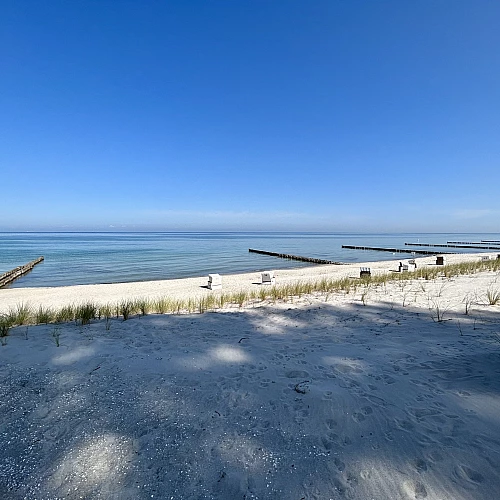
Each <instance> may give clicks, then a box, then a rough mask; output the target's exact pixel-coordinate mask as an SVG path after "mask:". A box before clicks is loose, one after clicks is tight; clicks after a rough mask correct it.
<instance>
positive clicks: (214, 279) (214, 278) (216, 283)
mask: <svg viewBox="0 0 500 500" xmlns="http://www.w3.org/2000/svg"><path fill="white" fill-rule="evenodd" d="M208 288H209V289H210V290H220V289H221V288H222V277H221V275H220V274H209V275H208Z"/></svg>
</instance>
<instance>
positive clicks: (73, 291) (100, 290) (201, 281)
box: [0, 252, 497, 313]
mask: <svg viewBox="0 0 500 500" xmlns="http://www.w3.org/2000/svg"><path fill="white" fill-rule="evenodd" d="M485 255H488V256H489V257H490V258H496V255H497V254H495V253H492V252H481V253H474V254H447V255H446V263H448V264H454V263H459V262H470V261H476V260H479V259H480V258H481V257H482V256H485ZM407 260H408V259H397V260H384V261H371V262H357V263H350V264H341V265H333V264H327V265H317V266H307V267H297V268H290V269H278V270H276V273H275V274H276V285H277V286H280V285H287V284H292V283H297V282H310V281H319V280H321V279H341V278H344V277H350V278H354V277H359V268H360V267H369V268H370V269H371V270H372V273H373V274H375V275H376V274H382V273H390V272H391V271H395V270H397V268H398V264H399V262H401V261H407ZM415 261H416V263H417V266H418V267H425V266H435V256H427V257H417V258H415ZM272 269H273V268H272V267H268V268H266V269H262V271H265V270H272ZM262 271H256V272H249V273H239V274H227V275H222V293H229V294H232V293H238V292H240V291H242V290H246V291H251V290H258V289H259V288H260V287H261V286H263V285H261V284H260V281H261V274H260V273H261V272H262ZM214 272H216V270H214ZM207 281H208V277H207V276H199V277H195V278H176V279H168V280H155V281H134V282H127V283H107V284H93V285H70V286H62V287H34V288H6V289H0V313H6V312H7V311H8V310H9V309H10V308H13V307H16V306H17V305H18V304H29V305H30V306H32V307H35V308H36V307H39V306H43V307H50V308H60V307H64V306H66V305H78V304H82V303H85V302H89V301H93V302H94V303H97V304H99V305H103V304H107V303H116V302H119V301H121V300H127V299H137V298H146V299H156V298H159V297H165V296H168V297H172V298H175V299H182V300H184V299H189V298H193V299H198V298H201V297H204V296H208V295H211V294H216V293H220V292H218V291H212V290H209V289H208V288H207V286H206V285H207Z"/></svg>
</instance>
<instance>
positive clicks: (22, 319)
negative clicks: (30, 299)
mask: <svg viewBox="0 0 500 500" xmlns="http://www.w3.org/2000/svg"><path fill="white" fill-rule="evenodd" d="M9 316H11V317H12V319H13V321H14V324H16V325H19V326H22V325H27V324H29V323H30V321H32V316H33V309H32V307H31V306H30V305H29V304H23V303H21V304H18V305H17V306H16V308H15V309H13V310H11V311H10V312H9Z"/></svg>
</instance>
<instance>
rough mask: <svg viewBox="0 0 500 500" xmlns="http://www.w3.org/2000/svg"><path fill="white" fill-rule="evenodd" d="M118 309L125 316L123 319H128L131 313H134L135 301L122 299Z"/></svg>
mask: <svg viewBox="0 0 500 500" xmlns="http://www.w3.org/2000/svg"><path fill="white" fill-rule="evenodd" d="M118 310H119V311H120V314H121V315H122V316H123V321H127V320H128V319H129V317H130V315H131V314H133V313H134V303H133V302H132V301H131V300H122V301H121V302H120V305H119V306H118Z"/></svg>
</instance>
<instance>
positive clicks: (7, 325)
mask: <svg viewBox="0 0 500 500" xmlns="http://www.w3.org/2000/svg"><path fill="white" fill-rule="evenodd" d="M13 326H14V321H13V317H12V316H11V315H10V314H2V315H0V338H1V339H2V345H6V343H7V341H6V340H5V343H4V339H5V337H7V335H9V330H10V329H11V328H12V327H13Z"/></svg>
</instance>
